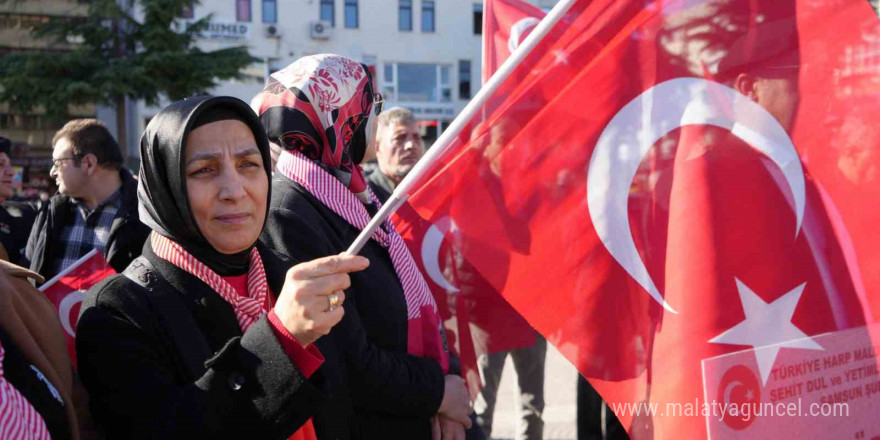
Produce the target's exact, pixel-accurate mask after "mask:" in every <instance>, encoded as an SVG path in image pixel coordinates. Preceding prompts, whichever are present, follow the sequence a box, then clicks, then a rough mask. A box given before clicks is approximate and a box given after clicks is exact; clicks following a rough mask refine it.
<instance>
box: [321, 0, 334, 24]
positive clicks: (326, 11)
mask: <svg viewBox="0 0 880 440" xmlns="http://www.w3.org/2000/svg"><path fill="white" fill-rule="evenodd" d="M334 3H335V2H334V0H321V21H328V22H330V26H335V25H336V13H335V11H334V9H335V6H336V5H335V4H334Z"/></svg>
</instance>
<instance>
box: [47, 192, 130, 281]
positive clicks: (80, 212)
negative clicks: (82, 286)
mask: <svg viewBox="0 0 880 440" xmlns="http://www.w3.org/2000/svg"><path fill="white" fill-rule="evenodd" d="M121 204H122V190H121V188H120V190H117V191H116V192H115V193H113V195H111V196H110V197H108V198H107V200H104V201H103V202H101V204H100V205H98V206H97V207H96V208H95V209H94V210H92V211H89V210H88V209H87V208H86V207H85V206H84V205H83V204H82V203H79V202H78V201H77V200H76V199H71V204H70V206H69V208H68V209H70V210H72V211H73V212H72V213H71V214H73V215H71V216H70V217H72V218H73V223H72V224H66V225H64V229H62V230H61V245H62V247H61V248H60V249H59V252H58V253H57V254H56V256H55V259H54V261H53V262H52V273H56V274H57V273H59V272H61V271H62V270H64V269H66V268H68V267H70V265H72V264H73V263H75V262H76V260H78V259H80V257H82V256H83V255H85V254H87V253H88V252H89V251H90V250H92V249H94V248H98V250H99V251H100V252H101V253H103V252H104V246H105V245H106V244H107V239H108V238H110V226H111V225H112V224H113V219H114V218H116V211H118V210H119V206H120V205H121Z"/></svg>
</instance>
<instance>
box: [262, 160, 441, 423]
mask: <svg viewBox="0 0 880 440" xmlns="http://www.w3.org/2000/svg"><path fill="white" fill-rule="evenodd" d="M270 204H271V208H270V210H269V218H268V219H267V220H266V229H265V230H264V231H263V235H262V237H261V238H260V240H261V241H262V242H263V243H265V244H266V245H268V246H269V247H270V248H272V249H273V250H275V251H277V252H279V253H280V254H283V255H284V256H285V257H286V258H287V259H288V263H289V265H293V264H296V263H300V262H303V261H309V260H312V259H315V258H319V257H325V256H328V255H335V254H338V253H340V252H342V251H344V250H345V249H346V248H347V247H348V245H349V244H351V242H352V241H353V240H354V238H355V237H356V236H357V234H358V230H356V229H355V228H354V227H353V226H351V225H349V224H348V223H347V222H346V221H345V219H343V218H341V217H339V216H338V215H336V214H335V213H334V212H333V211H331V210H330V209H329V208H327V207H325V206H324V205H323V204H322V203H321V202H320V201H318V200H317V199H316V198H314V197H313V196H312V195H311V194H309V193H308V191H306V190H305V189H304V188H303V187H302V186H300V185H299V184H296V183H294V182H292V181H291V180H289V179H288V178H286V177H284V176H281V175H280V174H277V173H276V175H275V178H274V179H273V181H272V200H271V202H270ZM361 255H362V256H364V257H366V258H368V259H369V260H370V267H369V268H367V269H366V270H364V271H362V272H357V273H354V274H352V275H351V288H350V289H349V290H348V291H347V292H346V301H345V305H344V307H345V317H344V318H343V319H342V321H341V322H340V323H339V324H337V325H336V326H335V327H334V328H333V330H332V331H331V333H330V335H329V337H325V338H321V339H320V340H319V341H318V347H319V348H320V349H321V351H322V353H324V352H330V350H331V347H327V345H329V344H331V343H332V344H334V345H335V348H336V350H338V352H339V353H341V354H342V362H344V368H345V378H346V379H347V380H346V381H343V382H341V383H337V384H335V385H334V386H335V388H336V392H335V393H334V394H335V395H336V396H350V399H351V403H352V404H353V406H354V417H353V419H352V426H351V432H352V437H353V438H365V439H406V440H418V439H428V438H430V435H431V431H430V417H431V416H433V415H434V414H435V413H436V412H437V410H438V408H439V407H440V403H441V401H442V400H443V392H444V383H445V381H444V376H443V371H442V370H441V368H440V366H439V364H438V363H437V362H436V361H434V360H431V359H425V358H420V357H416V356H411V355H409V354H407V308H406V300H405V298H404V294H403V288H402V287H401V285H400V281H399V280H398V278H397V273H396V272H395V271H394V267H393V265H392V263H391V257H390V256H389V255H388V252H387V251H386V250H385V249H384V248H382V246H380V245H379V244H378V243H376V242H374V241H370V243H368V244H367V245H366V246H365V247H364V249H363V251H362V252H361ZM322 344H324V345H322ZM325 356H326V353H325ZM328 363H329V362H328ZM328 367H329V365H328ZM340 405H342V403H340ZM338 422H339V419H338V418H337V417H335V415H334V414H333V413H332V412H329V413H327V412H324V411H321V412H319V413H318V414H317V415H316V416H315V428H316V430H317V431H318V435H319V437H321V436H322V434H323V430H324V429H325V427H326V426H327V425H328V424H335V423H338ZM322 438H323V437H322Z"/></svg>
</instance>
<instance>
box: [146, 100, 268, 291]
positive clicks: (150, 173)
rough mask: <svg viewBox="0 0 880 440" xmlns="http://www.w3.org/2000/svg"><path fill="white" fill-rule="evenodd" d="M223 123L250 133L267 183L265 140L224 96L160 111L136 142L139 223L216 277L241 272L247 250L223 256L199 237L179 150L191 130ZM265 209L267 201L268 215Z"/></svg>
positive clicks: (248, 115) (251, 118) (244, 111)
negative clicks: (138, 143)
mask: <svg viewBox="0 0 880 440" xmlns="http://www.w3.org/2000/svg"><path fill="white" fill-rule="evenodd" d="M228 119H235V120H239V121H241V122H244V123H245V124H246V125H247V126H248V127H249V128H250V129H251V131H252V132H253V134H254V139H256V141H257V148H259V149H260V154H261V155H262V157H263V165H264V167H265V169H266V179H269V178H270V177H269V176H271V167H272V161H271V157H270V156H269V140H268V138H267V137H266V132H265V130H264V129H263V126H262V124H260V120H259V119H258V118H257V115H256V114H254V112H253V110H251V108H250V106H248V105H247V104H246V103H244V102H243V101H241V100H239V99H236V98H232V97H228V96H217V97H212V96H196V97H192V98H187V99H184V100H181V101H177V102H175V103H173V104H171V105H169V106H168V107H165V108H164V109H162V111H161V112H159V114H157V115H156V116H155V117H154V118H153V119H152V120H151V121H150V124H149V125H147V129H146V130H144V135H143V137H142V138H141V168H140V179H139V182H138V212H139V214H140V219H141V221H142V222H143V223H144V224H146V225H147V226H149V227H150V228H151V229H153V231H155V232H157V233H159V234H162V235H164V236H166V237H168V238H170V239H171V240H174V241H175V242H177V243H179V244H180V245H181V246H183V248H184V249H186V251H187V252H189V253H190V254H192V255H193V256H194V257H196V258H197V259H198V260H199V261H201V262H202V263H204V264H205V265H207V266H208V267H210V268H211V269H212V270H213V271H214V272H217V274H219V275H220V276H232V275H241V274H244V273H246V272H247V270H248V266H249V262H250V260H249V258H248V256H249V254H250V250H251V248H248V249H246V250H244V251H241V252H239V253H237V254H233V255H228V254H223V253H220V252H218V251H217V250H216V249H214V247H213V246H211V245H210V244H209V243H208V241H207V239H205V236H204V235H202V231H200V230H199V228H198V225H197V224H196V220H195V217H193V214H192V210H191V209H190V204H189V197H187V192H186V174H185V170H184V168H185V161H184V157H185V154H184V151H185V150H184V149H185V148H186V138H187V137H188V136H189V133H190V132H191V131H192V130H194V129H195V128H197V127H199V126H201V125H204V124H207V123H210V122H215V121H221V120H228ZM270 191H271V185H270ZM267 198H268V194H267ZM268 209H269V203H268V200H267V203H266V210H267V216H268ZM264 226H265V223H264Z"/></svg>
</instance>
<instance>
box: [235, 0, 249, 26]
mask: <svg viewBox="0 0 880 440" xmlns="http://www.w3.org/2000/svg"><path fill="white" fill-rule="evenodd" d="M235 19H236V20H238V21H251V0H235Z"/></svg>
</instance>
